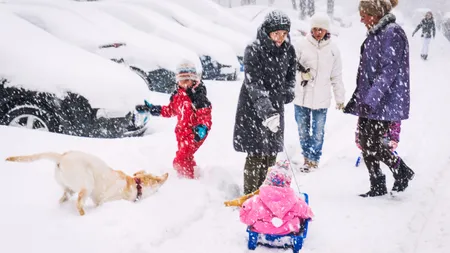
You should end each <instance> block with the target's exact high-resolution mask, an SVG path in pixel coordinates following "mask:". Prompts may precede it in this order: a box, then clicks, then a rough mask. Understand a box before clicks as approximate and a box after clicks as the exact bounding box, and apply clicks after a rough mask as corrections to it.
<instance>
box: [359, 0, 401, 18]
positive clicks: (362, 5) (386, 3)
mask: <svg viewBox="0 0 450 253" xmlns="http://www.w3.org/2000/svg"><path fill="white" fill-rule="evenodd" d="M397 5H398V0H361V1H360V2H359V10H360V11H364V12H365V13H367V14H368V15H370V16H375V17H384V16H385V15H386V14H388V13H390V12H391V11H392V9H393V8H395V7H396V6H397Z"/></svg>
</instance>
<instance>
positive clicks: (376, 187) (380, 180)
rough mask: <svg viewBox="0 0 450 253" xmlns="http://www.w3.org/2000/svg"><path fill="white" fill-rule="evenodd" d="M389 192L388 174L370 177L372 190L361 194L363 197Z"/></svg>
mask: <svg viewBox="0 0 450 253" xmlns="http://www.w3.org/2000/svg"><path fill="white" fill-rule="evenodd" d="M385 194H387V188H386V176H385V175H381V176H378V177H370V191H368V192H366V193H363V194H360V195H359V196H361V197H364V198H366V197H376V196H383V195H385Z"/></svg>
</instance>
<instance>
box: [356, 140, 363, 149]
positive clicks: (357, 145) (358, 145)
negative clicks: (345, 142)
mask: <svg viewBox="0 0 450 253" xmlns="http://www.w3.org/2000/svg"><path fill="white" fill-rule="evenodd" d="M356 147H358V148H359V150H362V147H361V144H359V142H357V143H356Z"/></svg>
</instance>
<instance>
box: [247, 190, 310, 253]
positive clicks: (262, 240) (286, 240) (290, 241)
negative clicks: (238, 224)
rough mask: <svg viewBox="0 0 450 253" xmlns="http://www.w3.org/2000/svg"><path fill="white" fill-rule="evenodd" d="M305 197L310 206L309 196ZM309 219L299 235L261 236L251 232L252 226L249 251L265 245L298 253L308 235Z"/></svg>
mask: <svg viewBox="0 0 450 253" xmlns="http://www.w3.org/2000/svg"><path fill="white" fill-rule="evenodd" d="M303 195H305V202H306V203H307V204H309V197H308V194H306V193H303ZM308 223H309V219H308V220H305V221H304V222H303V224H302V227H301V228H300V232H299V233H295V234H294V233H291V234H288V235H269V234H260V233H258V232H254V231H252V230H251V228H250V226H249V227H247V232H248V249H250V250H254V249H256V247H257V246H258V244H259V245H263V246H266V247H269V248H292V250H293V251H294V253H298V252H299V251H300V250H301V249H302V247H303V240H304V239H305V238H306V235H307V234H308Z"/></svg>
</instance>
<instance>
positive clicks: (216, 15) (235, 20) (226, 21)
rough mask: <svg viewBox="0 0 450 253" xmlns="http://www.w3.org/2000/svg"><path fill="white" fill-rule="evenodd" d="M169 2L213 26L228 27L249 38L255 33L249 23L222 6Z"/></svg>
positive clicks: (202, 0) (205, 1) (204, 0)
mask: <svg viewBox="0 0 450 253" xmlns="http://www.w3.org/2000/svg"><path fill="white" fill-rule="evenodd" d="M170 1H171V2H174V3H177V4H179V5H181V6H183V7H185V8H188V9H189V10H191V11H193V12H195V13H197V14H198V15H200V16H202V17H203V18H206V19H208V20H209V21H211V22H213V23H215V24H218V25H222V26H225V27H228V28H230V29H233V30H235V31H238V32H241V33H243V34H246V35H248V36H251V37H253V34H254V33H255V31H254V29H253V26H252V25H251V24H250V22H248V21H247V20H245V19H244V18H241V17H239V16H237V15H235V14H233V13H232V12H231V11H229V9H227V8H224V7H223V6H221V5H219V4H217V3H215V2H213V1H211V0H189V1H186V0H170Z"/></svg>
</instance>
